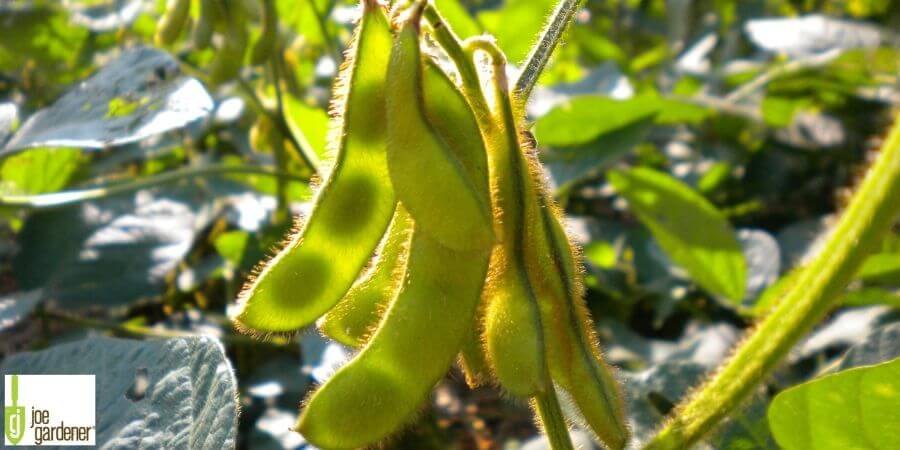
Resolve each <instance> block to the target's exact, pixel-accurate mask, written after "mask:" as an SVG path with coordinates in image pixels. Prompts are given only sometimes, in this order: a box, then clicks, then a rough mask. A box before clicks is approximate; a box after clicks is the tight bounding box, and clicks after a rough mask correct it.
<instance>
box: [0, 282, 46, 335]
mask: <svg viewBox="0 0 900 450" xmlns="http://www.w3.org/2000/svg"><path fill="white" fill-rule="evenodd" d="M43 295H44V293H43V290H41V289H35V290H33V291H26V292H16V293H13V294H11V295H6V296H3V297H0V332H2V331H5V330H7V329H8V328H12V327H14V326H16V325H17V324H18V323H20V322H21V321H23V320H25V319H27V318H28V317H29V316H30V315H31V312H32V311H34V309H35V308H37V306H38V305H39V304H40V303H41V299H42V298H43Z"/></svg>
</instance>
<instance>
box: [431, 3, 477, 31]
mask: <svg viewBox="0 0 900 450" xmlns="http://www.w3.org/2000/svg"><path fill="white" fill-rule="evenodd" d="M434 6H435V8H437V10H438V12H440V13H441V17H443V18H444V20H446V21H447V23H448V24H450V28H451V29H453V32H454V33H456V35H457V36H459V38H460V39H465V38H468V37H472V36H475V35H478V34H481V26H480V25H478V22H476V21H475V20H474V19H473V18H472V16H471V15H470V14H469V12H468V11H466V8H465V7H464V6H463V5H462V4H461V3H460V2H459V0H434Z"/></svg>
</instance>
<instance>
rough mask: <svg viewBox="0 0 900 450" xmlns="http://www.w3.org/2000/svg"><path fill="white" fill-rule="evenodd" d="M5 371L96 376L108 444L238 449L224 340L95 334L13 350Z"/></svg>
mask: <svg viewBox="0 0 900 450" xmlns="http://www.w3.org/2000/svg"><path fill="white" fill-rule="evenodd" d="M0 372H2V373H27V374H34V375H40V374H96V377H97V380H96V396H97V397H96V407H97V413H98V415H97V428H96V432H97V444H98V445H99V446H101V447H103V448H131V447H135V446H139V447H143V448H234V446H235V441H236V438H237V411H238V404H237V400H236V399H237V394H238V393H237V382H236V380H235V377H234V372H233V370H232V368H231V364H229V362H228V359H227V358H226V357H225V352H224V350H223V349H222V346H221V344H219V342H217V341H216V340H214V339H211V338H209V337H189V338H178V339H167V340H156V341H146V342H142V341H135V340H129V339H113V338H107V337H90V338H87V339H84V340H80V341H76V342H72V343H68V344H63V345H58V346H55V347H51V348H49V349H47V350H42V351H38V352H26V353H19V354H16V355H12V356H10V357H8V358H7V359H6V360H5V361H4V362H3V364H2V366H0ZM2 389H3V386H2V385H0V391H2ZM3 394H4V393H3V392H0V396H2V395H3Z"/></svg>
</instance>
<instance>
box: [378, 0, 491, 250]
mask: <svg viewBox="0 0 900 450" xmlns="http://www.w3.org/2000/svg"><path fill="white" fill-rule="evenodd" d="M423 7H424V4H423V3H421V2H418V3H416V4H415V5H413V6H412V7H411V8H410V9H409V10H408V11H407V12H406V13H407V18H406V19H405V21H404V22H403V23H404V25H403V27H402V28H401V29H400V30H398V32H397V38H396V40H395V43H394V49H393V51H392V53H391V55H392V57H391V61H390V64H389V66H388V79H387V89H386V91H387V92H388V95H387V115H388V117H395V118H396V119H397V120H396V121H395V123H396V126H391V127H389V128H388V133H387V136H388V169H389V170H390V175H391V181H392V183H393V185H394V189H395V190H396V192H397V198H398V200H400V201H401V202H403V204H404V205H405V206H406V208H407V209H408V210H409V213H410V215H411V216H412V217H413V219H415V220H416V223H417V224H418V226H419V227H420V228H421V229H422V231H424V232H426V233H429V234H431V235H432V237H434V238H435V239H436V240H437V241H438V242H441V243H442V244H444V245H446V246H448V247H450V248H454V249H457V250H471V249H477V248H485V247H487V246H489V245H491V243H492V241H493V236H492V235H493V233H492V229H491V214H490V198H489V197H490V193H489V191H488V189H487V184H488V182H487V170H486V167H487V164H486V161H485V159H486V157H485V156H483V155H484V144H483V142H482V141H481V134H480V132H479V131H478V127H477V122H476V121H475V117H474V115H473V114H472V112H471V110H470V109H469V108H468V104H467V103H466V102H465V98H464V97H462V94H460V93H459V91H458V89H456V87H455V86H454V85H453V84H452V82H449V80H447V81H446V82H445V81H442V80H441V76H443V77H446V76H445V75H443V73H442V72H440V71H439V70H438V71H437V72H435V71H434V70H430V69H428V67H430V66H429V65H428V64H426V65H423V63H422V54H421V51H420V49H419V21H420V19H421V15H422V8H423ZM432 75H434V76H432ZM438 75H441V76H438ZM426 86H427V89H426ZM441 86H450V87H451V89H448V90H446V92H447V95H448V97H446V98H441V99H440V101H441V103H440V104H438V106H442V105H444V104H446V105H451V103H452V102H453V101H454V99H455V100H456V101H457V102H459V103H460V104H462V105H465V108H464V109H462V110H458V109H456V108H449V107H448V108H447V109H446V110H444V109H443V108H438V109H437V111H432V112H430V113H429V112H427V109H426V106H425V102H426V100H425V94H424V93H425V92H426V91H427V92H428V93H429V95H430V94H431V93H432V92H435V91H437V90H438V89H439V88H440V87H441ZM459 111H462V112H463V113H464V114H458V112H459ZM442 114H446V115H447V116H451V115H452V116H453V117H454V121H448V122H445V123H444V124H443V125H435V123H434V122H433V120H434V119H435V118H436V117H435V116H436V115H442ZM389 120H390V119H389ZM441 127H443V129H441ZM479 153H480V154H481V156H478V154H479ZM475 158H480V160H479V159H475ZM422 180H427V181H426V183H424V184H423V182H422ZM426 185H427V188H426ZM457 217H462V218H463V219H462V220H454V219H455V218H457Z"/></svg>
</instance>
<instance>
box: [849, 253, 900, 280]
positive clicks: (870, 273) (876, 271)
mask: <svg viewBox="0 0 900 450" xmlns="http://www.w3.org/2000/svg"><path fill="white" fill-rule="evenodd" d="M856 278H858V279H860V280H863V281H865V282H866V283H871V284H881V285H893V286H900V253H877V254H874V255H872V256H870V257H869V258H868V259H866V262H864V263H863V265H862V267H861V268H860V269H859V272H857V273H856Z"/></svg>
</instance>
